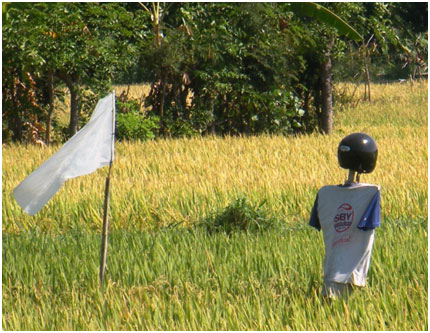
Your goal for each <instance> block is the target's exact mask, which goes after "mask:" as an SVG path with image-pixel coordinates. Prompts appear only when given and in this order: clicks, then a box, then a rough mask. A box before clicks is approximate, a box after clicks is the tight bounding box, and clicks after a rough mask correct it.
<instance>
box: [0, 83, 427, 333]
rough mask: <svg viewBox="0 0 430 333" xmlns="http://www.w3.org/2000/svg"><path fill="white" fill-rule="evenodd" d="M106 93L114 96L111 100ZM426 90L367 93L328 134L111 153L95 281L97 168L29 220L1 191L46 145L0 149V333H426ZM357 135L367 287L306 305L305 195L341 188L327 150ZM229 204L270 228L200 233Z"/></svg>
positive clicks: (315, 253) (314, 290)
mask: <svg viewBox="0 0 430 333" xmlns="http://www.w3.org/2000/svg"><path fill="white" fill-rule="evenodd" d="M120 88H121V87H118V88H117V89H116V91H119V90H120ZM427 112H428V86H427V81H417V82H414V84H410V83H406V84H387V85H373V86H372V102H371V103H367V102H361V103H358V104H357V106H355V107H351V108H344V110H343V111H338V112H337V113H336V116H335V132H334V133H333V134H332V135H330V136H323V135H319V134H313V135H309V136H298V137H280V136H258V137H234V138H218V137H204V138H193V139H180V140H154V141H147V142H137V143H125V142H123V143H116V145H115V161H114V164H113V169H112V180H111V204H110V234H109V249H108V269H107V275H106V283H105V285H104V286H103V288H99V286H98V279H97V273H98V259H99V247H100V232H101V224H102V222H101V220H102V209H103V195H104V193H103V191H104V178H105V176H106V173H107V168H103V169H99V170H97V171H96V172H95V173H93V174H91V175H88V176H83V177H79V178H76V179H72V180H69V181H68V182H66V183H65V184H64V185H63V187H62V188H61V189H60V190H59V191H58V192H57V194H56V195H55V196H54V197H53V198H52V199H51V200H50V201H49V202H48V203H47V205H46V206H45V207H44V208H43V209H42V210H41V211H40V212H39V213H37V214H36V215H35V216H28V215H26V214H25V213H23V212H22V211H21V209H20V208H19V206H18V205H17V204H16V203H15V201H14V199H13V197H12V190H13V188H14V187H15V186H16V185H18V184H19V182H20V181H22V180H23V179H24V178H25V177H26V176H27V175H28V174H29V173H30V172H31V171H32V170H34V169H35V168H36V167H38V166H39V165H40V164H41V163H42V162H43V161H44V160H46V159H47V158H48V157H49V156H51V155H52V154H53V153H54V152H55V151H56V150H57V149H58V147H47V148H43V149H42V148H39V147H32V146H24V145H12V146H3V148H2V157H3V158H2V170H3V173H2V185H3V186H2V232H3V234H2V263H3V265H2V296H3V303H2V314H3V317H2V328H3V329H4V330H393V331H395V330H408V331H410V330H428V316H427V314H428V303H427V300H428V294H427V290H428V288H427V286H428V264H427V258H428V252H427V245H428V238H427V237H428V236H427V220H428V210H427V209H428V208H427V207H428V206H427V205H428V188H427V185H428V175H427V170H428V164H427V161H428V146H427V142H428V113H427ZM357 131H362V132H366V133H368V134H369V135H371V136H372V137H373V138H374V139H375V141H376V142H377V144H378V148H379V156H378V163H377V167H376V169H375V171H374V172H373V173H372V174H370V175H363V176H362V181H363V182H368V183H375V184H379V185H381V227H380V228H379V229H378V230H377V231H376V236H375V244H374V250H373V253H372V261H371V265H370V270H369V276H368V284H367V286H366V287H365V288H364V289H363V290H359V291H358V292H357V293H354V294H353V296H352V297H351V298H350V299H349V300H348V302H347V303H345V302H343V301H340V300H339V301H335V302H333V303H331V304H327V303H325V302H323V301H322V300H321V298H320V296H319V295H320V289H321V287H320V285H321V282H322V260H323V252H324V249H323V242H322V236H321V234H320V233H318V232H316V231H315V230H313V229H312V228H310V227H308V226H307V220H308V218H309V214H310V209H311V208H312V205H313V201H314V199H315V195H316V192H317V190H318V189H319V188H320V187H321V186H323V185H327V184H338V183H342V182H343V181H344V180H345V178H346V176H347V172H346V171H345V170H343V169H340V168H339V167H338V166H337V157H336V149H337V145H338V143H339V141H340V140H341V139H342V138H343V137H344V136H345V135H347V134H349V133H352V132H357ZM237 198H246V200H247V201H248V202H249V203H251V205H255V206H258V205H261V206H262V207H264V210H265V212H266V213H267V214H268V216H269V217H270V218H272V219H274V220H276V221H277V224H276V227H274V228H273V229H270V230H266V231H261V232H235V233H232V234H231V235H227V234H225V233H214V234H212V233H208V232H206V231H205V230H204V229H203V228H200V227H199V225H200V224H201V223H202V221H207V220H208V219H209V220H210V219H211V218H212V217H213V216H217V214H218V215H219V213H220V212H222V211H223V209H224V208H225V207H226V206H228V205H229V204H230V203H232V202H234V201H235V200H236V199H237Z"/></svg>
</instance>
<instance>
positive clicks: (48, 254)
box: [3, 220, 427, 331]
mask: <svg viewBox="0 0 430 333" xmlns="http://www.w3.org/2000/svg"><path fill="white" fill-rule="evenodd" d="M382 225H383V226H382V227H381V228H380V229H379V230H378V231H377V235H376V236H377V237H376V241H375V250H374V252H373V257H372V265H371V269H370V272H369V282H368V286H367V287H366V288H365V289H364V290H360V291H359V292H357V293H356V294H354V295H353V296H352V297H351V298H350V300H349V302H348V304H347V305H345V304H343V302H341V301H338V302H335V303H333V304H332V305H328V304H324V303H323V302H322V301H321V299H320V297H319V296H318V295H319V293H320V284H321V282H322V281H321V266H322V256H321V253H322V251H323V248H322V242H321V241H320V240H319V239H318V237H317V232H316V231H314V230H311V229H310V228H308V227H306V226H303V227H297V228H290V229H276V232H261V233H243V232H242V233H240V232H238V233H233V234H231V235H230V236H227V235H226V234H223V233H217V234H210V235H209V234H208V233H206V232H205V231H204V230H203V229H198V228H197V229H190V230H189V229H184V228H180V229H166V230H162V231H157V232H137V233H130V232H127V231H116V232H113V233H112V234H111V235H110V246H109V260H108V272H107V275H108V281H107V282H106V285H105V287H104V289H103V292H101V291H100V290H99V289H98V285H97V279H96V278H95V277H96V276H97V269H98V261H97V257H98V251H99V247H98V246H99V242H100V238H99V236H98V235H95V234H93V233H90V234H89V233H82V232H70V233H67V234H65V235H62V236H47V235H43V234H37V233H30V232H29V233H25V234H22V235H19V236H17V235H7V236H3V247H4V249H8V250H6V251H4V252H3V329H6V330H11V329H14V330H33V329H38V330H56V329H62V330H408V331H409V330H426V329H427V319H426V318H427V267H426V265H423V263H425V262H426V260H427V251H426V250H425V249H426V247H427V241H426V233H427V221H426V220H422V221H417V222H415V223H411V222H410V221H408V223H404V224H398V221H383V223H382ZM399 245H401V246H399ZM411 258H414V260H411ZM11 262H13V263H14V264H12V263H11ZM397 272H401V274H399V273H397ZM5 285H6V286H7V292H6V293H5V290H4V289H5Z"/></svg>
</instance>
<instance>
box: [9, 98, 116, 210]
mask: <svg viewBox="0 0 430 333" xmlns="http://www.w3.org/2000/svg"><path fill="white" fill-rule="evenodd" d="M114 128H115V95H114V93H110V94H109V95H108V96H106V97H105V98H103V99H101V100H99V102H98V103H97V106H96V108H95V110H94V112H93V114H92V116H91V119H90V121H89V122H88V123H87V124H86V125H85V126H84V127H82V129H81V130H80V131H79V132H77V133H76V134H75V135H74V136H73V137H72V138H71V139H70V140H69V141H67V142H66V143H65V144H64V145H63V146H62V147H61V148H60V149H59V150H58V151H57V152H56V153H55V154H54V155H52V156H51V157H50V158H49V159H47V160H46V161H45V162H44V163H43V164H42V165H41V166H40V167H38V168H37V169H36V170H35V171H34V172H33V173H31V174H30V175H29V176H28V177H27V178H25V179H24V180H23V181H22V182H21V183H20V184H19V185H18V186H17V187H16V188H15V189H14V190H13V196H14V198H15V200H16V201H17V202H18V204H19V205H20V206H21V208H22V209H23V210H24V211H25V212H26V213H28V214H29V215H34V214H36V213H37V212H38V211H39V210H40V209H41V208H42V207H43V206H44V205H45V203H46V202H47V201H48V200H49V199H50V198H51V197H52V196H53V195H54V194H55V193H56V192H57V191H58V190H59V189H60V187H61V185H63V183H64V182H65V181H66V180H67V179H70V178H74V177H78V176H83V175H87V174H90V173H92V172H94V171H95V170H97V169H98V168H100V167H103V166H106V165H109V164H110V162H111V161H112V160H113V153H114Z"/></svg>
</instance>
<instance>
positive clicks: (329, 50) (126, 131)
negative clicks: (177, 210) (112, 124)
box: [2, 2, 427, 143]
mask: <svg viewBox="0 0 430 333" xmlns="http://www.w3.org/2000/svg"><path fill="white" fill-rule="evenodd" d="M324 6H325V7H322V6H320V5H316V4H313V3H302V4H301V5H300V6H297V5H293V3H193V2H187V3H167V4H164V3H163V4H161V3H4V4H3V27H2V28H3V34H2V36H3V40H2V43H3V67H2V74H3V82H2V83H3V110H2V115H3V125H2V129H3V131H2V138H3V141H4V142H7V141H10V140H13V141H27V142H33V143H35V142H40V143H42V142H45V143H50V142H52V141H61V140H64V138H66V137H67V136H70V135H73V134H74V133H75V132H76V131H77V130H78V128H79V127H80V125H81V124H82V123H84V122H85V121H86V120H87V118H88V113H89V112H91V110H92V109H93V107H94V103H95V102H96V101H97V99H98V98H99V97H100V96H102V95H103V94H105V93H106V92H107V91H108V90H109V89H111V86H112V85H113V84H128V83H135V82H145V83H146V84H148V85H150V87H151V90H150V92H149V94H148V95H147V96H146V100H145V110H142V109H141V108H140V107H136V104H139V103H138V101H136V100H133V99H132V98H131V97H128V96H125V97H124V96H122V97H123V98H122V100H121V102H120V103H125V104H127V103H128V105H129V107H127V108H125V109H123V112H122V113H123V114H120V115H119V117H118V119H117V124H118V128H117V130H118V133H119V134H120V138H121V139H147V138H153V137H156V136H174V137H176V136H192V135H201V134H221V135H238V134H240V135H242V134H258V133H282V134H286V135H287V134H294V133H298V132H302V133H303V132H312V131H314V130H316V129H319V130H321V131H323V132H325V133H330V131H331V128H332V123H330V122H332V116H333V114H332V105H333V103H336V102H337V100H338V99H337V98H336V97H337V96H333V92H332V82H331V81H332V79H334V80H336V79H339V80H340V79H341V80H349V81H351V80H352V81H354V82H356V83H357V84H358V83H361V82H366V84H367V85H368V96H366V97H367V98H368V99H370V81H375V80H380V79H405V78H409V77H410V78H412V79H413V78H415V77H417V76H419V75H421V74H422V73H423V72H426V71H427V3H327V4H324ZM348 30H349V31H348ZM351 31H352V33H351ZM354 36H355V37H354ZM357 36H359V37H360V38H361V39H357ZM65 91H67V98H70V102H69V103H68V105H69V108H70V111H69V116H70V119H69V121H68V124H64V123H61V122H59V121H58V117H55V113H56V112H58V111H57V108H56V107H55V101H57V100H59V101H60V102H61V101H64V98H65V96H66V95H65ZM124 98H125V99H126V100H124ZM133 105H134V106H133ZM118 107H119V108H121V105H118ZM127 110H128V111H127ZM126 113H129V114H126ZM327 121H328V122H329V123H327Z"/></svg>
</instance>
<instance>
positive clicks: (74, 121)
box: [69, 87, 79, 137]
mask: <svg viewBox="0 0 430 333" xmlns="http://www.w3.org/2000/svg"><path fill="white" fill-rule="evenodd" d="M78 113H79V102H78V92H77V89H76V88H75V87H72V88H70V123H69V135H70V137H72V136H73V135H75V134H76V133H77V132H78Z"/></svg>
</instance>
